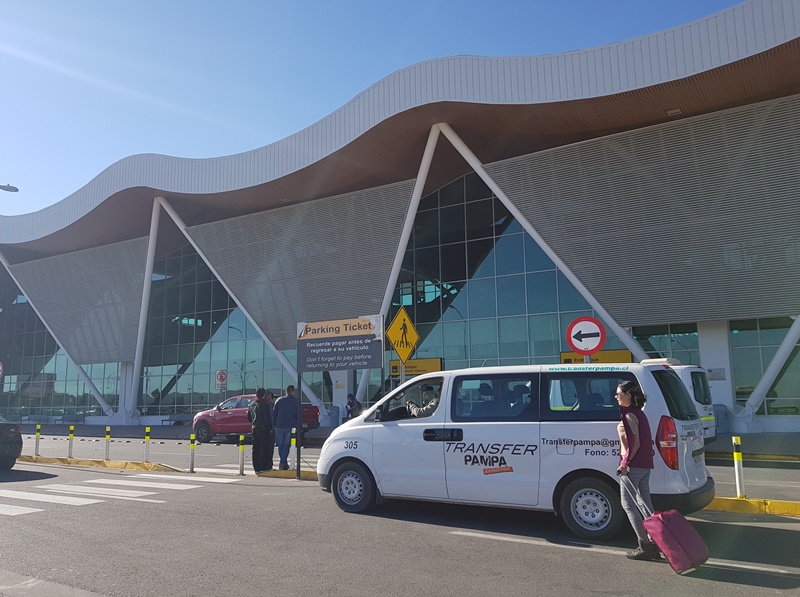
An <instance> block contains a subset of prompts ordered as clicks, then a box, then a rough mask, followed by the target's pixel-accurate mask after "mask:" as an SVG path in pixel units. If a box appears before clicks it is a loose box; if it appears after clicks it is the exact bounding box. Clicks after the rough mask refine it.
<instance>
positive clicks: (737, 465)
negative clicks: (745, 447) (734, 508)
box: [731, 435, 747, 499]
mask: <svg viewBox="0 0 800 597" xmlns="http://www.w3.org/2000/svg"><path fill="white" fill-rule="evenodd" d="M731 441H732V442H733V470H734V472H735V473H736V497H737V498H739V499H746V498H747V496H746V495H745V494H744V470H743V469H742V438H741V437H739V436H738V435H734V436H733V437H732V438H731Z"/></svg>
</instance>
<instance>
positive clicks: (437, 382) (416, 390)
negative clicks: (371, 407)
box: [381, 377, 444, 421]
mask: <svg viewBox="0 0 800 597" xmlns="http://www.w3.org/2000/svg"><path fill="white" fill-rule="evenodd" d="M443 383H444V379H443V378H441V377H434V378H428V379H423V380H421V381H419V382H417V383H413V384H411V385H410V386H408V387H406V388H405V389H404V390H403V391H402V392H398V393H397V394H395V395H394V396H392V398H390V399H389V400H387V401H386V402H385V403H384V404H383V405H382V406H381V420H382V421H397V420H400V419H408V418H410V417H412V416H413V415H412V413H411V412H409V409H408V406H407V405H408V403H409V402H411V403H413V404H414V405H415V406H417V407H419V408H421V409H423V408H425V407H427V406H428V405H431V408H430V409H429V411H426V412H425V413H424V414H417V415H416V418H422V417H426V416H428V417H429V416H431V415H432V414H433V413H434V411H435V410H436V407H437V406H438V400H439V397H440V395H441V390H442V384H443Z"/></svg>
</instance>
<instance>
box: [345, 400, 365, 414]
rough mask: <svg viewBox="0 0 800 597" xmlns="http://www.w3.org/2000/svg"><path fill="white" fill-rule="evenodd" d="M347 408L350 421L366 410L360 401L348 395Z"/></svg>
mask: <svg viewBox="0 0 800 597" xmlns="http://www.w3.org/2000/svg"><path fill="white" fill-rule="evenodd" d="M345 408H346V410H347V418H348V419H352V418H354V417H357V416H358V415H360V414H361V412H362V411H363V410H364V408H363V407H362V406H361V403H360V402H359V401H358V400H356V397H355V395H354V394H348V395H347V405H346V406H345Z"/></svg>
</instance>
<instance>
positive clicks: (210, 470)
mask: <svg viewBox="0 0 800 597" xmlns="http://www.w3.org/2000/svg"><path fill="white" fill-rule="evenodd" d="M223 466H227V465H223ZM194 471H195V472H196V473H219V474H220V475H238V474H239V467H236V469H231V470H228V469H222V468H195V469H194ZM190 474H191V473H190ZM244 474H245V475H249V476H253V475H255V473H254V472H253V471H249V470H245V471H244ZM237 481H238V479H237Z"/></svg>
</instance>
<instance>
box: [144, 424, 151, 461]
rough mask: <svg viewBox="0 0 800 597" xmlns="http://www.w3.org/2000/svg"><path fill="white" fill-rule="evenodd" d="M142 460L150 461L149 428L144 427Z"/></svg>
mask: <svg viewBox="0 0 800 597" xmlns="http://www.w3.org/2000/svg"><path fill="white" fill-rule="evenodd" d="M144 461H145V462H150V428H149V427H145V428H144Z"/></svg>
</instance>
